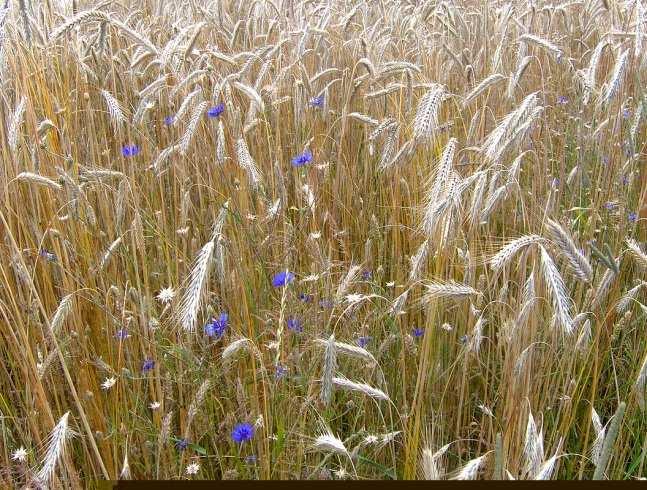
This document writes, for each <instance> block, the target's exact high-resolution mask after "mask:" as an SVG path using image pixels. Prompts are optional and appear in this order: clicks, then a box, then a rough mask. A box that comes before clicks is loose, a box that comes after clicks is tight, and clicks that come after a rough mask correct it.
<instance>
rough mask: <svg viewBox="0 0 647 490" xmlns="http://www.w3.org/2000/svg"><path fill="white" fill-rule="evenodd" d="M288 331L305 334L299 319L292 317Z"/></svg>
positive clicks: (289, 320) (289, 319)
mask: <svg viewBox="0 0 647 490" xmlns="http://www.w3.org/2000/svg"><path fill="white" fill-rule="evenodd" d="M288 330H292V331H293V332H295V333H301V332H303V324H302V323H301V320H299V319H298V318H293V317H290V318H288Z"/></svg>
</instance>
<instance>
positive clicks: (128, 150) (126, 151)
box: [121, 145, 141, 158]
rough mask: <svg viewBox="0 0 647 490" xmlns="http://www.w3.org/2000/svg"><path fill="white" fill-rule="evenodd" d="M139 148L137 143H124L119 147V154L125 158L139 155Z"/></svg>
mask: <svg viewBox="0 0 647 490" xmlns="http://www.w3.org/2000/svg"><path fill="white" fill-rule="evenodd" d="M140 150H141V148H140V147H139V146H138V145H124V146H123V147H122V148H121V154H122V155H123V156H125V157H126V158H128V157H134V156H137V155H139V152H140Z"/></svg>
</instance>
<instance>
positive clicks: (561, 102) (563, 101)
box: [557, 95, 568, 105]
mask: <svg viewBox="0 0 647 490" xmlns="http://www.w3.org/2000/svg"><path fill="white" fill-rule="evenodd" d="M557 103H558V104H559V105H566V104H568V98H566V96H564V95H560V96H559V97H557Z"/></svg>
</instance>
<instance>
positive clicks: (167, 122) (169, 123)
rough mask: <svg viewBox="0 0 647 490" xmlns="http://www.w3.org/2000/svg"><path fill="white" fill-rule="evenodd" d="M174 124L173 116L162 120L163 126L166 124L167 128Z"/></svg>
mask: <svg viewBox="0 0 647 490" xmlns="http://www.w3.org/2000/svg"><path fill="white" fill-rule="evenodd" d="M174 122H175V116H173V115H171V116H166V117H165V118H164V124H166V125H167V126H170V125H171V124H173V123H174Z"/></svg>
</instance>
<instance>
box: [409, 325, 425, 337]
mask: <svg viewBox="0 0 647 490" xmlns="http://www.w3.org/2000/svg"><path fill="white" fill-rule="evenodd" d="M411 334H412V335H413V336H414V337H417V338H420V337H422V336H423V335H424V334H425V329H424V328H420V327H416V328H414V329H413V330H412V331H411Z"/></svg>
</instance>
